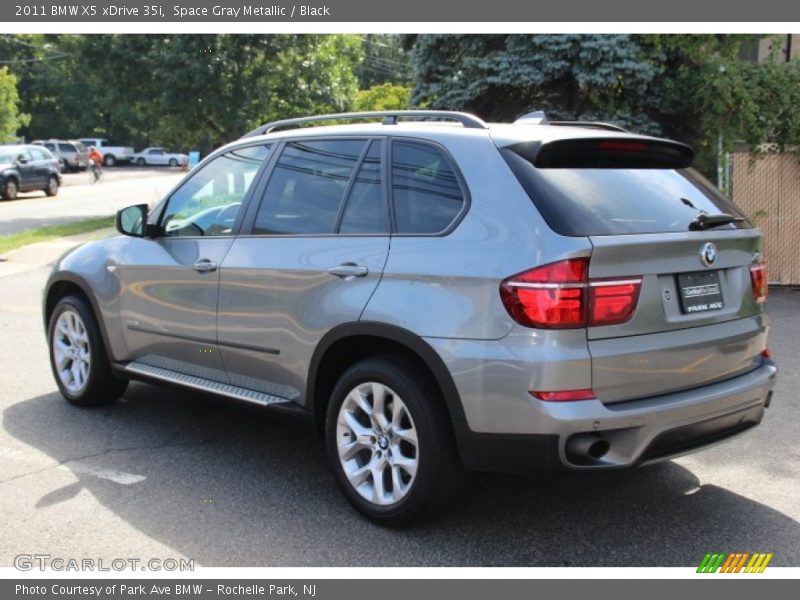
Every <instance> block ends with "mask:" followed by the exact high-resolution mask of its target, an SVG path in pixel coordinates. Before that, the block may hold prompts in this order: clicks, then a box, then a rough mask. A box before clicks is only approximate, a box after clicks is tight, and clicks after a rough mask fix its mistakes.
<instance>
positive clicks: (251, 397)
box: [122, 361, 297, 406]
mask: <svg viewBox="0 0 800 600" xmlns="http://www.w3.org/2000/svg"><path fill="white" fill-rule="evenodd" d="M122 370H123V371H125V372H126V373H130V374H131V375H139V376H143V377H148V378H150V379H158V380H160V381H166V382H169V383H174V384H176V385H180V386H183V387H188V388H192V389H195V390H200V391H203V392H208V393H210V394H217V395H220V396H227V397H228V398H235V399H236V400H244V401H245V402H251V403H253V404H258V405H260V406H270V405H276V404H285V405H289V406H297V405H296V404H295V403H294V402H291V401H290V400H287V399H286V398H280V397H278V396H273V395H272V394H265V393H264V392H257V391H255V390H248V389H246V388H241V387H238V386H235V385H230V384H227V383H219V382H218V381H211V380H210V379H204V378H202V377H197V376H195V375H186V374H185V373H178V372H176V371H170V370H169V369H163V368H161V367H154V366H152V365H148V364H145V363H140V362H136V361H134V362H130V363H128V364H127V365H125V367H123V369H122Z"/></svg>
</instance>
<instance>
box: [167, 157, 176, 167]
mask: <svg viewBox="0 0 800 600" xmlns="http://www.w3.org/2000/svg"><path fill="white" fill-rule="evenodd" d="M169 166H170V167H177V166H178V161H177V160H175V159H174V158H170V159H169Z"/></svg>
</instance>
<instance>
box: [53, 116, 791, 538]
mask: <svg viewBox="0 0 800 600" xmlns="http://www.w3.org/2000/svg"><path fill="white" fill-rule="evenodd" d="M376 117H377V118H380V119H382V121H379V122H377V123H360V124H351V125H347V124H345V125H333V126H319V127H301V125H307V124H309V123H314V122H319V121H323V120H331V119H338V120H344V119H356V118H358V119H361V120H362V121H363V120H369V119H372V120H374V119H375V118H376ZM426 119H427V120H426ZM431 119H433V120H431ZM691 161H692V150H691V149H690V148H689V147H687V146H685V145H683V144H679V143H677V142H673V141H669V140H664V139H656V138H652V137H645V136H640V135H634V134H631V133H627V132H624V131H621V130H617V129H616V128H614V127H611V126H607V125H603V124H594V123H577V124H575V123H572V124H570V123H552V122H551V123H548V122H547V121H546V119H544V118H542V117H541V116H540V117H538V118H532V119H531V118H528V119H523V120H521V121H519V122H517V123H514V124H491V125H488V124H486V123H484V122H483V121H481V120H480V119H478V118H477V117H474V116H472V115H468V114H464V113H451V112H437V111H410V112H406V111H402V112H393V113H364V114H347V115H332V116H331V115H328V116H323V117H309V118H305V119H294V120H288V121H281V122H277V123H272V124H268V125H265V126H262V127H260V128H258V129H257V130H255V131H253V132H251V133H250V134H248V135H247V136H245V137H243V138H242V139H240V140H238V141H236V142H234V143H232V144H229V145H227V146H225V147H223V148H220V149H219V150H217V151H216V152H214V153H213V154H211V155H210V156H209V157H208V158H206V159H205V160H204V161H203V162H202V163H201V164H200V165H199V166H198V167H196V168H195V169H194V170H193V171H192V172H191V173H190V174H189V175H187V177H186V178H185V179H184V180H183V181H182V182H181V183H180V184H179V185H178V186H177V187H176V188H175V189H174V190H172V192H170V193H169V194H168V195H167V196H166V198H164V199H163V200H162V201H161V202H160V203H159V204H158V205H157V206H156V207H155V208H153V209H152V210H149V209H148V207H147V206H145V205H137V206H131V207H129V208H126V209H124V210H122V211H120V213H119V214H118V217H117V228H118V230H119V231H120V233H122V234H123V236H122V237H114V238H110V239H106V240H101V241H96V242H91V243H89V244H87V245H84V246H82V247H81V248H79V249H77V250H75V251H73V252H72V253H71V254H69V255H67V256H66V257H64V258H63V259H62V260H61V261H60V262H59V263H58V264H57V265H56V266H55V268H54V270H53V273H52V275H51V277H50V280H49V282H48V284H47V287H46V292H45V298H44V319H45V323H46V326H47V332H48V333H47V335H48V339H49V345H50V350H51V363H52V369H53V373H54V375H55V379H56V382H57V384H58V387H59V389H60V390H61V393H62V394H63V395H64V396H65V397H66V398H67V399H68V400H69V401H70V402H72V403H74V404H77V405H79V406H94V405H98V404H105V403H109V402H113V401H114V400H115V399H116V398H117V397H118V396H119V395H120V394H122V393H123V392H124V390H125V387H126V385H127V382H128V380H130V379H144V380H148V381H157V382H158V381H161V382H167V383H171V384H177V385H181V386H185V387H188V388H192V389H197V390H202V391H205V392H210V393H213V394H218V395H220V396H226V397H230V398H233V399H237V400H243V401H246V402H252V403H255V404H259V405H263V406H267V407H271V408H276V407H280V408H283V409H286V408H291V409H295V410H298V411H306V412H309V413H311V414H312V415H313V418H314V419H315V422H316V424H317V426H318V428H319V431H320V433H321V434H322V435H323V436H324V440H325V444H326V448H327V452H328V454H329V457H330V462H331V467H332V469H333V470H334V472H335V475H336V478H337V480H338V483H339V484H340V486H341V488H342V490H343V491H344V494H345V495H346V496H347V498H348V500H349V501H350V502H351V503H352V504H353V505H354V506H355V507H356V508H357V509H358V510H360V511H361V512H363V513H364V514H366V515H367V516H369V517H370V518H372V519H374V520H375V521H378V522H381V523H385V524H391V525H399V524H405V523H409V522H412V521H414V520H416V519H419V518H421V517H422V516H424V515H425V514H426V513H427V512H428V511H430V510H431V509H433V508H434V507H436V506H441V505H442V504H443V503H444V502H445V500H446V498H448V496H449V495H451V494H452V493H453V490H455V489H456V486H455V482H457V481H458V480H459V475H460V473H461V472H462V471H461V470H462V468H463V467H468V468H471V469H484V470H486V469H489V470H498V471H519V470H523V471H524V470H529V469H534V468H540V467H560V468H567V469H575V470H602V469H614V468H619V467H628V466H633V465H639V464H644V463H649V462H652V461H655V460H659V459H663V458H666V457H671V456H675V455H677V454H682V453H685V452H688V451H692V450H696V449H698V448H701V447H704V446H706V445H708V444H710V443H713V442H718V441H721V440H723V439H726V438H728V437H731V436H733V435H734V434H737V433H740V432H742V431H745V430H747V429H749V428H750V427H752V426H754V425H756V424H757V423H759V422H760V420H761V418H762V415H763V413H764V409H765V408H766V407H767V406H768V405H769V402H770V397H771V389H772V387H773V384H774V382H775V377H776V367H775V365H774V364H773V361H772V360H771V358H770V354H769V351H768V349H767V328H768V327H767V317H766V315H765V314H764V301H765V298H766V295H767V275H766V270H765V266H764V263H763V261H762V259H761V254H760V248H761V240H760V234H759V231H758V230H757V229H755V228H754V227H753V225H752V224H751V223H750V222H749V221H747V219H746V218H745V217H744V216H743V215H742V214H741V213H740V212H739V211H738V210H737V209H736V207H735V206H733V205H732V204H731V203H730V202H729V201H728V200H726V199H725V198H724V197H723V196H722V195H720V193H719V192H717V190H716V189H714V187H713V186H712V185H710V184H709V183H708V182H707V181H706V180H705V179H703V178H702V177H701V176H700V175H698V174H697V173H696V172H694V171H692V170H691V168H689V167H690V163H691Z"/></svg>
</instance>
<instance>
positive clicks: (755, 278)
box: [750, 262, 769, 304]
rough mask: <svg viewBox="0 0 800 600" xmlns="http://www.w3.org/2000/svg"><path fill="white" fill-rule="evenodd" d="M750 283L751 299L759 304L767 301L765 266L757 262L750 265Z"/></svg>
mask: <svg viewBox="0 0 800 600" xmlns="http://www.w3.org/2000/svg"><path fill="white" fill-rule="evenodd" d="M750 281H751V282H752V284H753V299H754V300H755V301H756V302H758V303H759V304H761V303H762V302H765V301H766V299H767V290H768V289H769V287H768V285H767V265H766V264H765V263H764V262H757V263H755V264H752V265H750Z"/></svg>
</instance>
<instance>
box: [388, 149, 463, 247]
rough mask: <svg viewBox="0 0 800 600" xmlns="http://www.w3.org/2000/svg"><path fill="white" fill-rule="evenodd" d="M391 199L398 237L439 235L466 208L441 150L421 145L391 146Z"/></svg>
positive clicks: (457, 184)
mask: <svg viewBox="0 0 800 600" xmlns="http://www.w3.org/2000/svg"><path fill="white" fill-rule="evenodd" d="M392 198H393V202H394V217H395V226H396V231H397V233H411V234H414V233H416V234H426V233H427V234H430V233H440V232H442V231H444V230H446V229H447V228H448V227H449V226H450V224H451V223H452V222H453V221H454V220H455V219H456V217H458V215H459V214H461V210H462V208H463V207H464V193H463V191H462V189H461V185H460V184H459V181H458V178H457V177H456V174H455V172H454V171H453V168H452V166H451V165H450V161H448V160H447V157H446V156H445V154H444V152H443V151H442V150H441V149H440V148H438V147H437V146H433V145H431V144H425V143H422V142H406V141H395V142H394V143H393V144H392Z"/></svg>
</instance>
